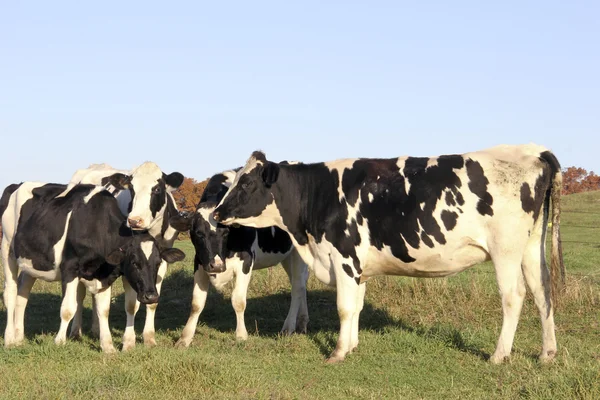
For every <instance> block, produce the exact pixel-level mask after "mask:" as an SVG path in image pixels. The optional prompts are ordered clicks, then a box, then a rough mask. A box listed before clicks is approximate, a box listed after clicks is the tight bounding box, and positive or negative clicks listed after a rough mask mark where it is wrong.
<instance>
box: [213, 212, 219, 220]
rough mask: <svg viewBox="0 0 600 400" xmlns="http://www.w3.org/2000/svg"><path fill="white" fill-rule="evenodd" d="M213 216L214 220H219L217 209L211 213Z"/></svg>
mask: <svg viewBox="0 0 600 400" xmlns="http://www.w3.org/2000/svg"><path fill="white" fill-rule="evenodd" d="M213 218H214V219H215V221H218V220H219V212H218V211H215V212H214V213H213Z"/></svg>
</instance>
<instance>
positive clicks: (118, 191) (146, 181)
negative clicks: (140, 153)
mask: <svg viewBox="0 0 600 400" xmlns="http://www.w3.org/2000/svg"><path fill="white" fill-rule="evenodd" d="M182 182H183V175H182V174H180V173H179V172H173V173H171V174H169V175H167V174H165V173H163V172H162V171H161V169H160V168H159V167H158V165H156V164H155V163H153V162H145V163H143V164H141V165H140V166H138V167H136V168H134V169H133V170H131V171H126V170H118V169H114V168H112V167H111V166H109V165H107V164H92V165H90V166H89V167H88V168H86V169H81V170H78V171H76V172H75V174H73V177H72V178H71V181H70V185H74V184H79V183H85V184H94V185H105V186H106V187H107V188H108V189H109V190H110V191H111V192H112V193H113V194H114V196H115V198H116V199H117V201H118V204H119V207H120V209H121V211H122V213H123V214H124V215H125V216H127V225H128V226H129V227H130V228H131V229H133V230H138V231H147V232H148V233H149V234H150V235H151V236H152V237H153V238H154V239H155V240H156V241H157V243H158V244H159V246H160V247H161V248H171V247H173V243H174V242H175V240H176V239H177V235H178V234H179V232H180V231H184V230H187V229H189V222H188V221H187V220H186V219H185V218H184V217H183V216H181V215H180V214H179V210H178V209H177V206H176V205H175V200H174V199H173V196H172V194H171V192H173V191H174V190H175V189H177V188H178V187H179V186H180V185H181V184H182ZM167 265H168V263H167V262H166V261H165V262H163V263H162V264H161V265H160V268H159V270H158V278H157V283H156V290H157V291H158V293H159V294H160V289H161V286H162V282H163V279H164V277H165V275H166V273H167ZM123 287H124V288H125V312H126V313H127V325H126V327H125V333H124V335H123V350H124V351H127V350H129V349H131V348H133V347H134V346H135V330H134V321H135V314H136V313H137V311H138V310H139V307H140V303H139V301H137V300H136V297H135V291H134V290H133V288H132V287H131V285H130V284H129V282H128V281H127V278H126V277H123ZM80 293H81V294H82V296H85V291H84V290H82V291H80ZM79 300H80V302H82V301H83V297H82V298H80V299H79ZM157 306H158V304H157V303H153V304H148V305H146V322H145V324H144V331H143V337H144V344H146V345H147V346H154V345H156V340H155V328H154V317H155V314H156V308H157ZM93 315H95V314H93ZM81 323H82V321H81V309H79V312H78V313H77V316H76V318H75V319H74V321H73V325H72V327H71V335H72V336H78V335H81ZM96 325H97V320H96V318H94V319H93V325H92V331H96V330H97V328H96Z"/></svg>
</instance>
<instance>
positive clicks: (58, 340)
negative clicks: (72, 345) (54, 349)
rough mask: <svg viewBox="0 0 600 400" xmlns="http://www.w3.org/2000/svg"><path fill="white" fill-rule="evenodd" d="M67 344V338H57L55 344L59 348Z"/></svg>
mask: <svg viewBox="0 0 600 400" xmlns="http://www.w3.org/2000/svg"><path fill="white" fill-rule="evenodd" d="M65 343H67V339H66V338H58V337H57V338H56V339H54V344H56V345H57V346H62V345H64V344H65Z"/></svg>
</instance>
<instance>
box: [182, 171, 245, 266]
mask: <svg viewBox="0 0 600 400" xmlns="http://www.w3.org/2000/svg"><path fill="white" fill-rule="evenodd" d="M234 179H235V172H234V171H225V172H223V173H220V174H216V175H214V176H213V177H212V178H210V180H209V181H208V183H207V185H206V188H205V189H204V192H203V193H202V198H201V199H200V203H199V204H198V207H197V209H196V213H195V214H194V216H193V217H191V227H190V239H191V240H192V243H193V244H194V247H195V249H196V262H197V263H198V264H199V265H200V266H201V267H202V268H203V269H204V270H205V271H206V272H208V273H221V272H223V271H225V270H226V269H227V265H226V258H227V238H228V236H229V228H228V227H227V226H225V225H221V224H219V223H217V221H216V220H215V219H214V218H213V211H214V210H215V208H216V207H217V204H218V203H219V201H220V200H221V199H222V198H223V196H225V193H227V190H228V189H229V187H230V186H231V184H232V183H233V180H234Z"/></svg>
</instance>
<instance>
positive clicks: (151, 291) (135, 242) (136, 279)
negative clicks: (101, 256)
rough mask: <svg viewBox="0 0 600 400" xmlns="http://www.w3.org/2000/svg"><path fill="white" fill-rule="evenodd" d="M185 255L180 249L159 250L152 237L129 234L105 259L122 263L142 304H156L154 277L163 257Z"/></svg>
mask: <svg viewBox="0 0 600 400" xmlns="http://www.w3.org/2000/svg"><path fill="white" fill-rule="evenodd" d="M184 258H185V254H184V253H183V252H182V251H181V250H179V249H174V248H171V249H165V250H162V251H160V250H159V248H158V245H157V244H156V241H155V240H154V238H153V237H152V236H150V235H148V234H143V235H134V236H130V237H129V238H128V240H127V241H126V244H125V245H124V246H122V247H121V248H120V249H118V250H116V251H114V252H113V253H111V254H110V255H109V256H108V258H107V262H108V263H109V264H112V265H119V264H120V265H121V271H122V272H123V275H125V278H127V281H128V282H129V284H130V285H131V287H132V288H133V289H134V290H135V291H136V293H137V299H138V301H139V302H140V303H143V304H153V303H158V292H157V291H156V278H157V276H158V268H159V267H160V264H161V262H162V260H165V261H166V262H168V263H174V262H176V261H181V260H183V259H184Z"/></svg>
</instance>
